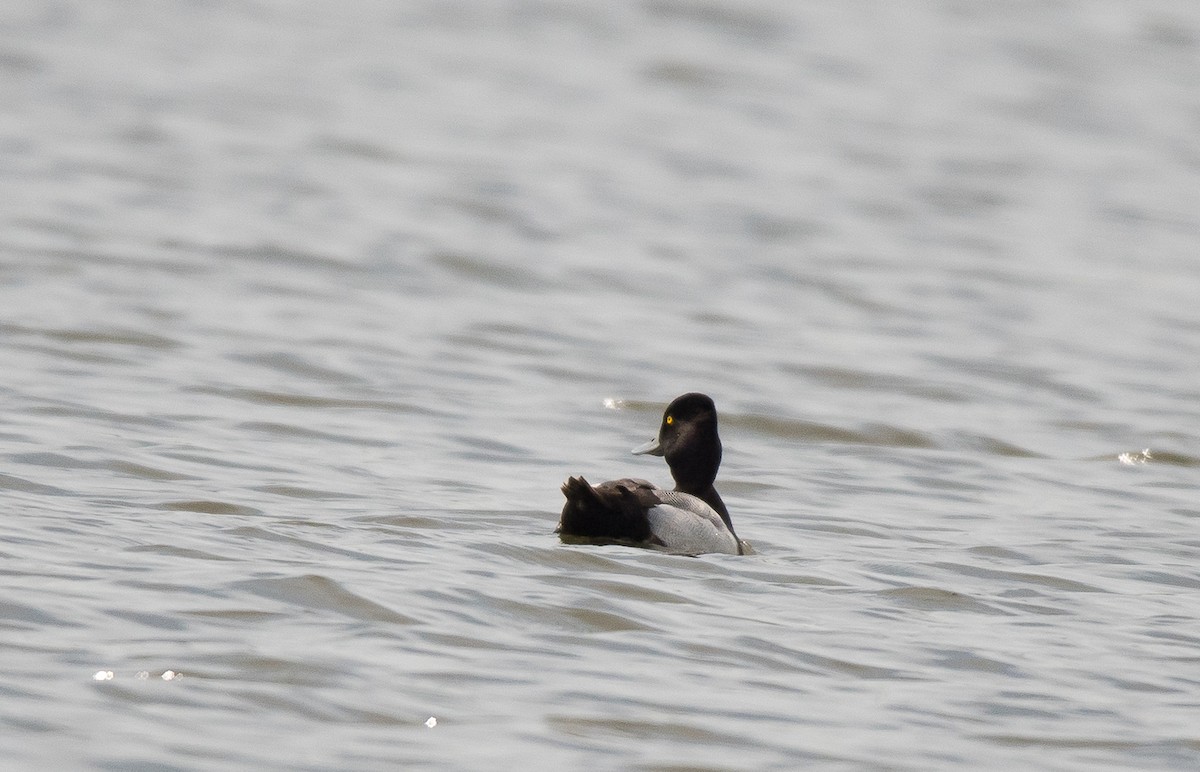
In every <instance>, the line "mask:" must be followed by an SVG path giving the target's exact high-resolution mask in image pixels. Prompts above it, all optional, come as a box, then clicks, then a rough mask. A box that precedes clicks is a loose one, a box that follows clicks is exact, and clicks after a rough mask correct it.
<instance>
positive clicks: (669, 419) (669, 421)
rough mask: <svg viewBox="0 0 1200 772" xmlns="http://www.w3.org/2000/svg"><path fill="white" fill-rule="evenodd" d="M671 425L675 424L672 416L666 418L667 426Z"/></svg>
mask: <svg viewBox="0 0 1200 772" xmlns="http://www.w3.org/2000/svg"><path fill="white" fill-rule="evenodd" d="M673 423H675V416H673V415H669V416H667V420H666V424H667V426H670V425H671V424H673Z"/></svg>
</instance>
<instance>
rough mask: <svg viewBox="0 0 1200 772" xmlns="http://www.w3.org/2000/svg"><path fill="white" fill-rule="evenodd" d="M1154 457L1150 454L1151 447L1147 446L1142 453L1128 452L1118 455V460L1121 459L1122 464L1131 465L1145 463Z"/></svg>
mask: <svg viewBox="0 0 1200 772" xmlns="http://www.w3.org/2000/svg"><path fill="white" fill-rule="evenodd" d="M1152 458H1154V457H1153V456H1151V455H1150V448H1145V449H1144V450H1142V452H1141V453H1129V452H1126V453H1122V454H1120V455H1119V456H1117V460H1118V461H1120V462H1121V463H1122V464H1128V465H1129V466H1136V465H1138V464H1144V463H1146V462H1147V461H1150V460H1151V459H1152Z"/></svg>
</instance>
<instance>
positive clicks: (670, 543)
mask: <svg viewBox="0 0 1200 772" xmlns="http://www.w3.org/2000/svg"><path fill="white" fill-rule="evenodd" d="M654 493H655V494H656V495H657V498H658V504H657V505H655V506H653V507H651V508H650V509H649V510H648V511H647V512H646V519H647V520H648V521H649V523H650V532H651V533H653V534H654V536H656V537H657V538H658V540H659V541H660V542H662V544H663V547H665V548H666V549H668V550H670V551H671V552H679V553H683V554H687V555H699V554H701V553H705V552H724V553H727V554H730V555H737V554H738V542H737V538H736V537H734V535H733V534H732V533H730V532H729V529H728V528H726V527H725V521H723V520H722V519H721V516H720V515H718V514H717V513H716V511H715V510H713V508H712V507H710V506H709V505H708V504H705V503H704V502H703V501H702V500H700V499H698V498H696V497H695V496H692V495H690V494H687V493H679V492H677V491H664V490H661V489H658V490H655V491H654Z"/></svg>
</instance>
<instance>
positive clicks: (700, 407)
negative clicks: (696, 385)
mask: <svg viewBox="0 0 1200 772" xmlns="http://www.w3.org/2000/svg"><path fill="white" fill-rule="evenodd" d="M631 452H632V453H633V454H634V455H651V456H662V457H663V458H664V459H665V460H666V462H667V466H668V467H669V468H670V470H671V477H672V478H674V480H675V488H674V490H665V489H663V488H660V487H658V486H657V485H654V484H653V483H650V482H647V481H646V480H640V479H635V478H625V479H622V480H609V481H607V482H602V483H600V484H599V485H592V484H590V483H589V482H588V481H587V480H586V479H584V478H583V477H582V476H580V477H570V478H568V479H567V481H566V482H565V483H563V485H562V493H563V496H565V497H566V499H567V501H566V504H564V505H563V510H562V517H561V518H560V520H559V522H558V528H557V529H556V530H555V532H556V533H557V534H558V535H559V538H560V539H561V540H562V541H563V542H567V543H600V544H614V543H615V544H628V545H632V546H638V547H648V548H651V549H658V550H662V551H666V552H671V553H676V554H683V555H700V554H706V553H725V554H730V555H742V554H745V553H746V552H747V551H748V549H749V545H747V544H746V543H745V542H743V541H742V540H741V539H739V538H738V537H737V533H736V532H735V531H734V530H733V521H732V520H730V518H729V510H728V509H727V508H726V507H725V502H724V501H722V500H721V495H720V494H719V493H717V489H716V488H715V487H714V485H713V482H714V481H715V480H716V478H717V470H718V469H719V468H720V466H721V438H720V436H719V435H718V434H717V407H716V404H715V403H714V402H713V400H712V398H711V397H709V396H708V395H706V394H700V393H699V392H690V393H688V394H683V395H681V396H679V397H676V398H675V399H673V400H672V401H671V403H670V404H669V405H667V408H666V410H664V411H663V417H662V422H661V423H660V424H659V428H658V436H657V437H655V438H654V439H652V440H650V441H649V442H647V443H645V444H644V445H640V446H638V447H636V448H634V449H633V450H632V451H631Z"/></svg>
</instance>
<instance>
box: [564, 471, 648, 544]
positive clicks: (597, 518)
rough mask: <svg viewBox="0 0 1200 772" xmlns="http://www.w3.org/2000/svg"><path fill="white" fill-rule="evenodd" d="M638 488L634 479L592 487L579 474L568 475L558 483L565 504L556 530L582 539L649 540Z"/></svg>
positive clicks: (643, 505) (644, 503)
mask: <svg viewBox="0 0 1200 772" xmlns="http://www.w3.org/2000/svg"><path fill="white" fill-rule="evenodd" d="M639 487H640V486H639V483H638V482H637V481H634V480H613V481H612V482H605V483H600V485H598V486H596V487H594V488H593V487H592V486H591V485H589V484H588V481H587V480H585V479H583V478H582V477H571V478H568V479H567V481H566V482H565V483H563V486H562V492H563V495H564V496H566V497H567V503H566V504H564V505H563V511H562V519H560V520H559V521H558V529H557V531H558V533H559V534H560V535H562V536H564V537H571V536H574V537H581V538H584V539H613V540H616V541H631V542H647V541H653V539H652V535H651V533H650V521H649V520H647V519H646V509H647V507H646V503H647V502H644V501H639V496H638V488H639Z"/></svg>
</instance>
